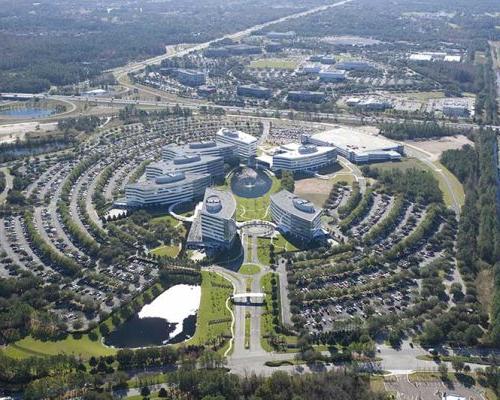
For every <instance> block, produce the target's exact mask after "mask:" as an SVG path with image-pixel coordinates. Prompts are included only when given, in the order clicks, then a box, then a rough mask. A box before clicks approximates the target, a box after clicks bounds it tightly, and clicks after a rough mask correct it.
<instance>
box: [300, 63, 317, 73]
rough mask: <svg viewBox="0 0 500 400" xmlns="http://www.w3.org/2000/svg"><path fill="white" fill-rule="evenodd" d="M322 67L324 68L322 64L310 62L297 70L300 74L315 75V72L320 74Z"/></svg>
mask: <svg viewBox="0 0 500 400" xmlns="http://www.w3.org/2000/svg"><path fill="white" fill-rule="evenodd" d="M322 69H323V67H322V66H321V64H314V63H308V64H304V65H302V66H301V67H300V68H299V69H298V70H297V72H298V73H299V74H313V75H315V74H319V73H320V72H321V70H322Z"/></svg>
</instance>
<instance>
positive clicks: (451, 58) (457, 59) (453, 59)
mask: <svg viewBox="0 0 500 400" xmlns="http://www.w3.org/2000/svg"><path fill="white" fill-rule="evenodd" d="M444 61H448V62H460V61H462V57H461V56H445V57H444Z"/></svg>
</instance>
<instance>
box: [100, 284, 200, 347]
mask: <svg viewBox="0 0 500 400" xmlns="http://www.w3.org/2000/svg"><path fill="white" fill-rule="evenodd" d="M200 298H201V287H200V286H193V285H175V286H172V287H171V288H169V289H168V290H166V291H165V292H163V293H162V294H161V295H160V296H158V297H157V298H156V299H155V300H153V301H152V302H151V303H149V304H146V305H145V306H144V307H142V309H141V310H140V311H139V312H138V313H136V314H134V315H133V316H132V317H131V318H129V319H128V320H127V321H126V322H124V323H123V324H121V325H120V326H119V327H118V328H117V329H116V330H114V331H113V332H111V333H110V334H109V335H108V336H107V337H106V339H105V341H104V343H105V344H107V345H109V346H114V347H122V348H123V347H129V348H134V347H145V346H159V345H162V344H166V343H170V344H173V343H180V342H183V341H185V340H187V339H189V338H190V337H192V336H193V335H194V332H195V329H196V314H197V312H198V309H199V307H200Z"/></svg>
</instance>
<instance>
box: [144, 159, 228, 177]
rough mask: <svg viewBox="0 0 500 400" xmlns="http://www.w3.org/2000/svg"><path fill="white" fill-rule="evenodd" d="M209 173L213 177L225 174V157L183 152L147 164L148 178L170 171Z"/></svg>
mask: <svg viewBox="0 0 500 400" xmlns="http://www.w3.org/2000/svg"><path fill="white" fill-rule="evenodd" d="M175 171H179V172H187V173H193V174H208V175H210V176H211V177H212V178H213V179H218V178H220V177H222V176H224V159H223V158H222V157H214V156H200V155H198V154H191V153H181V154H179V155H177V156H176V157H175V158H174V159H172V160H168V161H158V162H153V163H151V164H149V165H148V166H146V178H147V179H154V178H157V177H159V176H162V175H165V174H167V173H169V172H175Z"/></svg>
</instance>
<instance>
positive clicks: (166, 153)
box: [161, 140, 236, 161]
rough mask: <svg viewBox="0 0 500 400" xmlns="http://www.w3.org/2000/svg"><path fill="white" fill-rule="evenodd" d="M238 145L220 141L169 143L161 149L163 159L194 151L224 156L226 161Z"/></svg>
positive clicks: (204, 154) (206, 154)
mask: <svg viewBox="0 0 500 400" xmlns="http://www.w3.org/2000/svg"><path fill="white" fill-rule="evenodd" d="M235 151H236V146H235V145H234V144H228V143H220V142H216V141H213V140H212V141H204V142H192V143H188V144H184V145H177V144H167V145H166V146H163V147H162V149H161V154H162V159H163V160H164V161H169V160H173V159H175V158H176V157H177V156H178V155H180V154H185V153H194V154H198V155H200V156H212V157H222V158H223V159H224V160H225V161H227V160H229V159H230V158H232V157H233V156H234V153H235Z"/></svg>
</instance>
